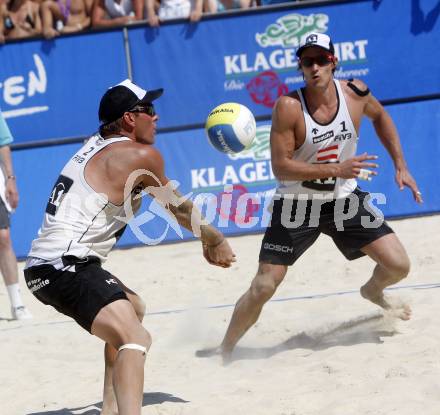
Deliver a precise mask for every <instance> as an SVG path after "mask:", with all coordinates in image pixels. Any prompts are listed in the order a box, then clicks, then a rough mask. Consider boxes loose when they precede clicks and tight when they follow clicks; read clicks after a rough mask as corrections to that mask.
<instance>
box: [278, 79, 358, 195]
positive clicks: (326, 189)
mask: <svg viewBox="0 0 440 415" xmlns="http://www.w3.org/2000/svg"><path fill="white" fill-rule="evenodd" d="M334 82H335V85H336V94H337V97H338V110H337V112H336V115H335V117H334V118H333V120H332V121H330V122H329V123H328V124H320V123H318V122H317V121H316V120H314V119H313V118H312V116H311V115H310V113H309V111H308V108H307V103H306V100H305V98H304V95H303V93H302V90H298V95H299V97H300V99H301V105H302V110H303V114H304V121H305V127H306V137H305V140H304V143H303V144H302V146H301V147H300V148H299V149H298V150H295V152H294V153H293V157H292V159H293V160H299V161H304V162H306V163H313V164H314V163H341V162H343V161H344V160H347V159H349V158H351V157H353V156H355V154H356V148H357V142H358V139H359V137H358V135H357V132H356V129H355V127H354V125H353V122H352V120H351V117H350V113H349V112H348V108H347V104H346V102H345V98H344V94H343V92H342V87H341V85H340V83H339V81H337V80H334ZM356 186H357V182H356V179H342V178H340V177H329V178H324V179H315V180H307V181H297V180H283V181H281V180H279V181H278V188H277V191H276V194H278V195H281V196H283V197H290V198H294V199H298V198H302V197H304V198H308V199H312V198H319V199H340V198H344V197H346V196H348V195H349V194H350V193H351V192H353V190H354V189H355V188H356ZM300 195H304V196H300Z"/></svg>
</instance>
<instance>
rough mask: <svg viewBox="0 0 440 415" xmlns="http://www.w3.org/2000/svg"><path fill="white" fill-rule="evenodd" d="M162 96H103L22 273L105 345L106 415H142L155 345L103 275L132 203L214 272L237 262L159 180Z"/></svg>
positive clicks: (135, 89)
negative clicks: (146, 205)
mask: <svg viewBox="0 0 440 415" xmlns="http://www.w3.org/2000/svg"><path fill="white" fill-rule="evenodd" d="M162 92H163V91H162V89H158V90H153V91H148V92H147V91H145V90H143V89H142V88H140V87H139V86H137V85H135V84H134V83H132V82H131V81H130V80H125V81H123V82H121V83H120V84H119V85H116V86H114V87H112V88H110V89H109V90H107V92H105V94H104V95H103V97H102V99H101V102H100V106H99V119H100V121H101V125H100V127H99V133H97V134H96V135H94V136H92V137H91V138H90V139H89V140H88V141H87V142H86V143H85V144H84V146H83V147H82V148H81V149H80V150H78V151H77V152H76V154H74V155H73V157H71V158H70V160H69V161H68V163H67V164H66V165H65V167H64V168H63V170H62V171H61V173H60V175H59V177H58V179H57V180H56V182H55V184H54V186H53V189H52V191H51V194H50V196H49V200H48V202H47V206H46V211H45V214H44V219H43V224H42V226H41V229H40V231H39V233H38V237H37V238H36V239H35V240H34V241H33V242H32V247H31V250H30V252H29V255H28V259H27V262H26V267H25V278H26V282H27V286H28V288H29V289H30V290H31V291H32V293H33V294H34V295H35V297H37V298H38V299H39V300H40V301H41V302H43V303H44V304H48V305H51V306H53V307H55V308H56V309H57V310H58V311H59V312H61V313H63V314H65V315H67V316H70V317H72V318H73V319H75V321H76V322H77V323H78V324H79V325H81V326H82V327H83V328H84V329H85V330H87V331H88V332H90V333H91V334H93V335H95V336H97V337H99V338H101V339H102V340H104V342H105V365H106V371H105V380H104V399H103V408H102V414H103V415H108V414H115V413H118V414H119V415H140V413H141V405H142V397H143V382H144V361H145V355H146V353H147V352H148V349H149V347H150V345H151V337H150V335H149V333H148V332H147V330H145V329H144V327H143V326H142V324H141V321H142V318H143V316H144V312H145V305H144V303H143V301H142V300H141V299H140V298H139V297H138V296H137V295H136V293H134V292H133V291H131V290H130V289H128V288H127V287H126V286H125V285H124V284H123V283H122V282H121V281H120V280H119V279H118V278H116V277H115V276H113V275H112V274H110V273H109V272H107V271H105V270H104V269H103V268H102V267H101V264H102V262H104V261H105V260H106V258H107V255H108V253H109V251H110V250H111V248H112V247H113V245H114V244H115V243H116V241H117V239H118V238H119V237H120V236H121V235H122V232H123V231H124V228H125V225H126V223H127V221H128V220H129V219H130V216H132V215H133V214H134V213H135V212H136V211H137V210H138V209H139V207H140V203H141V200H140V198H139V197H137V195H139V193H140V192H141V191H142V190H143V189H146V191H148V192H149V193H150V194H152V195H153V196H155V197H156V198H157V199H158V200H159V202H160V203H161V204H162V205H164V206H165V207H166V208H167V209H168V210H169V211H170V213H171V214H173V215H174V217H175V219H176V220H177V221H178V223H179V224H180V225H182V226H184V227H186V228H188V229H189V230H191V231H193V232H194V234H195V235H196V236H198V237H200V239H201V241H202V243H203V248H202V251H203V255H204V256H205V258H206V260H207V261H208V262H209V263H210V264H213V265H217V266H221V267H229V266H230V265H231V263H232V262H234V261H235V256H234V254H233V252H232V250H231V248H230V246H229V244H228V242H227V241H226V240H225V238H224V236H223V234H222V233H221V232H219V231H218V230H216V229H215V228H213V227H212V226H210V225H206V224H204V223H203V220H202V218H201V217H200V213H199V212H198V210H197V209H194V208H193V205H192V202H191V201H190V200H184V198H182V197H181V196H180V195H179V194H178V193H177V191H176V190H175V189H173V188H172V187H171V183H170V182H169V180H168V179H167V177H166V176H165V172H164V161H163V159H162V157H161V154H160V153H159V151H158V150H157V149H155V148H154V147H153V145H152V144H153V143H154V140H155V133H156V122H157V120H158V115H157V114H156V112H155V109H154V105H153V101H154V100H155V99H157V98H159V97H160V96H161V95H162ZM133 173H135V174H134V175H133ZM121 218H125V219H121ZM149 272H154V270H149Z"/></svg>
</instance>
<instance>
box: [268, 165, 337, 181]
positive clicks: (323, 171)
mask: <svg viewBox="0 0 440 415" xmlns="http://www.w3.org/2000/svg"><path fill="white" fill-rule="evenodd" d="M337 166H338V165H337V164H336V163H316V164H311V163H306V162H303V161H298V160H285V161H283V162H282V163H273V164H272V169H273V173H274V175H275V177H276V178H277V179H278V180H314V179H325V178H328V177H338V167H337Z"/></svg>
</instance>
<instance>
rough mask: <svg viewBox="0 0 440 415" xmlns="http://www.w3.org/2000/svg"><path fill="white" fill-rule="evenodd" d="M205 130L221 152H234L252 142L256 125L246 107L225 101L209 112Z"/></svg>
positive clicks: (211, 141) (214, 145)
mask: <svg viewBox="0 0 440 415" xmlns="http://www.w3.org/2000/svg"><path fill="white" fill-rule="evenodd" d="M205 130H206V134H207V135H208V140H209V142H210V143H211V144H212V145H213V147H214V148H216V149H217V150H219V151H222V152H223V153H229V154H235V153H239V152H240V151H242V150H244V149H246V148H248V147H249V146H250V145H251V144H252V141H253V140H254V138H255V135H256V132H257V126H256V123H255V118H254V116H253V114H252V112H251V111H250V110H249V109H248V108H247V107H245V106H244V105H242V104H237V103H235V102H227V103H225V104H221V105H219V106H218V107H215V108H214V109H213V110H212V111H211V112H210V113H209V115H208V118H207V120H206V125H205Z"/></svg>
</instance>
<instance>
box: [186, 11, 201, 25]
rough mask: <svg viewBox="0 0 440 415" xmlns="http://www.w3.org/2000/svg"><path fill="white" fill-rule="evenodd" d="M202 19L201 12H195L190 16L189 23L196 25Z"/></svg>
mask: <svg viewBox="0 0 440 415" xmlns="http://www.w3.org/2000/svg"><path fill="white" fill-rule="evenodd" d="M201 18H202V12H201V11H199V10H193V11H192V12H191V14H190V15H189V21H190V22H192V23H194V22H198V21H199V20H200V19H201Z"/></svg>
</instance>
